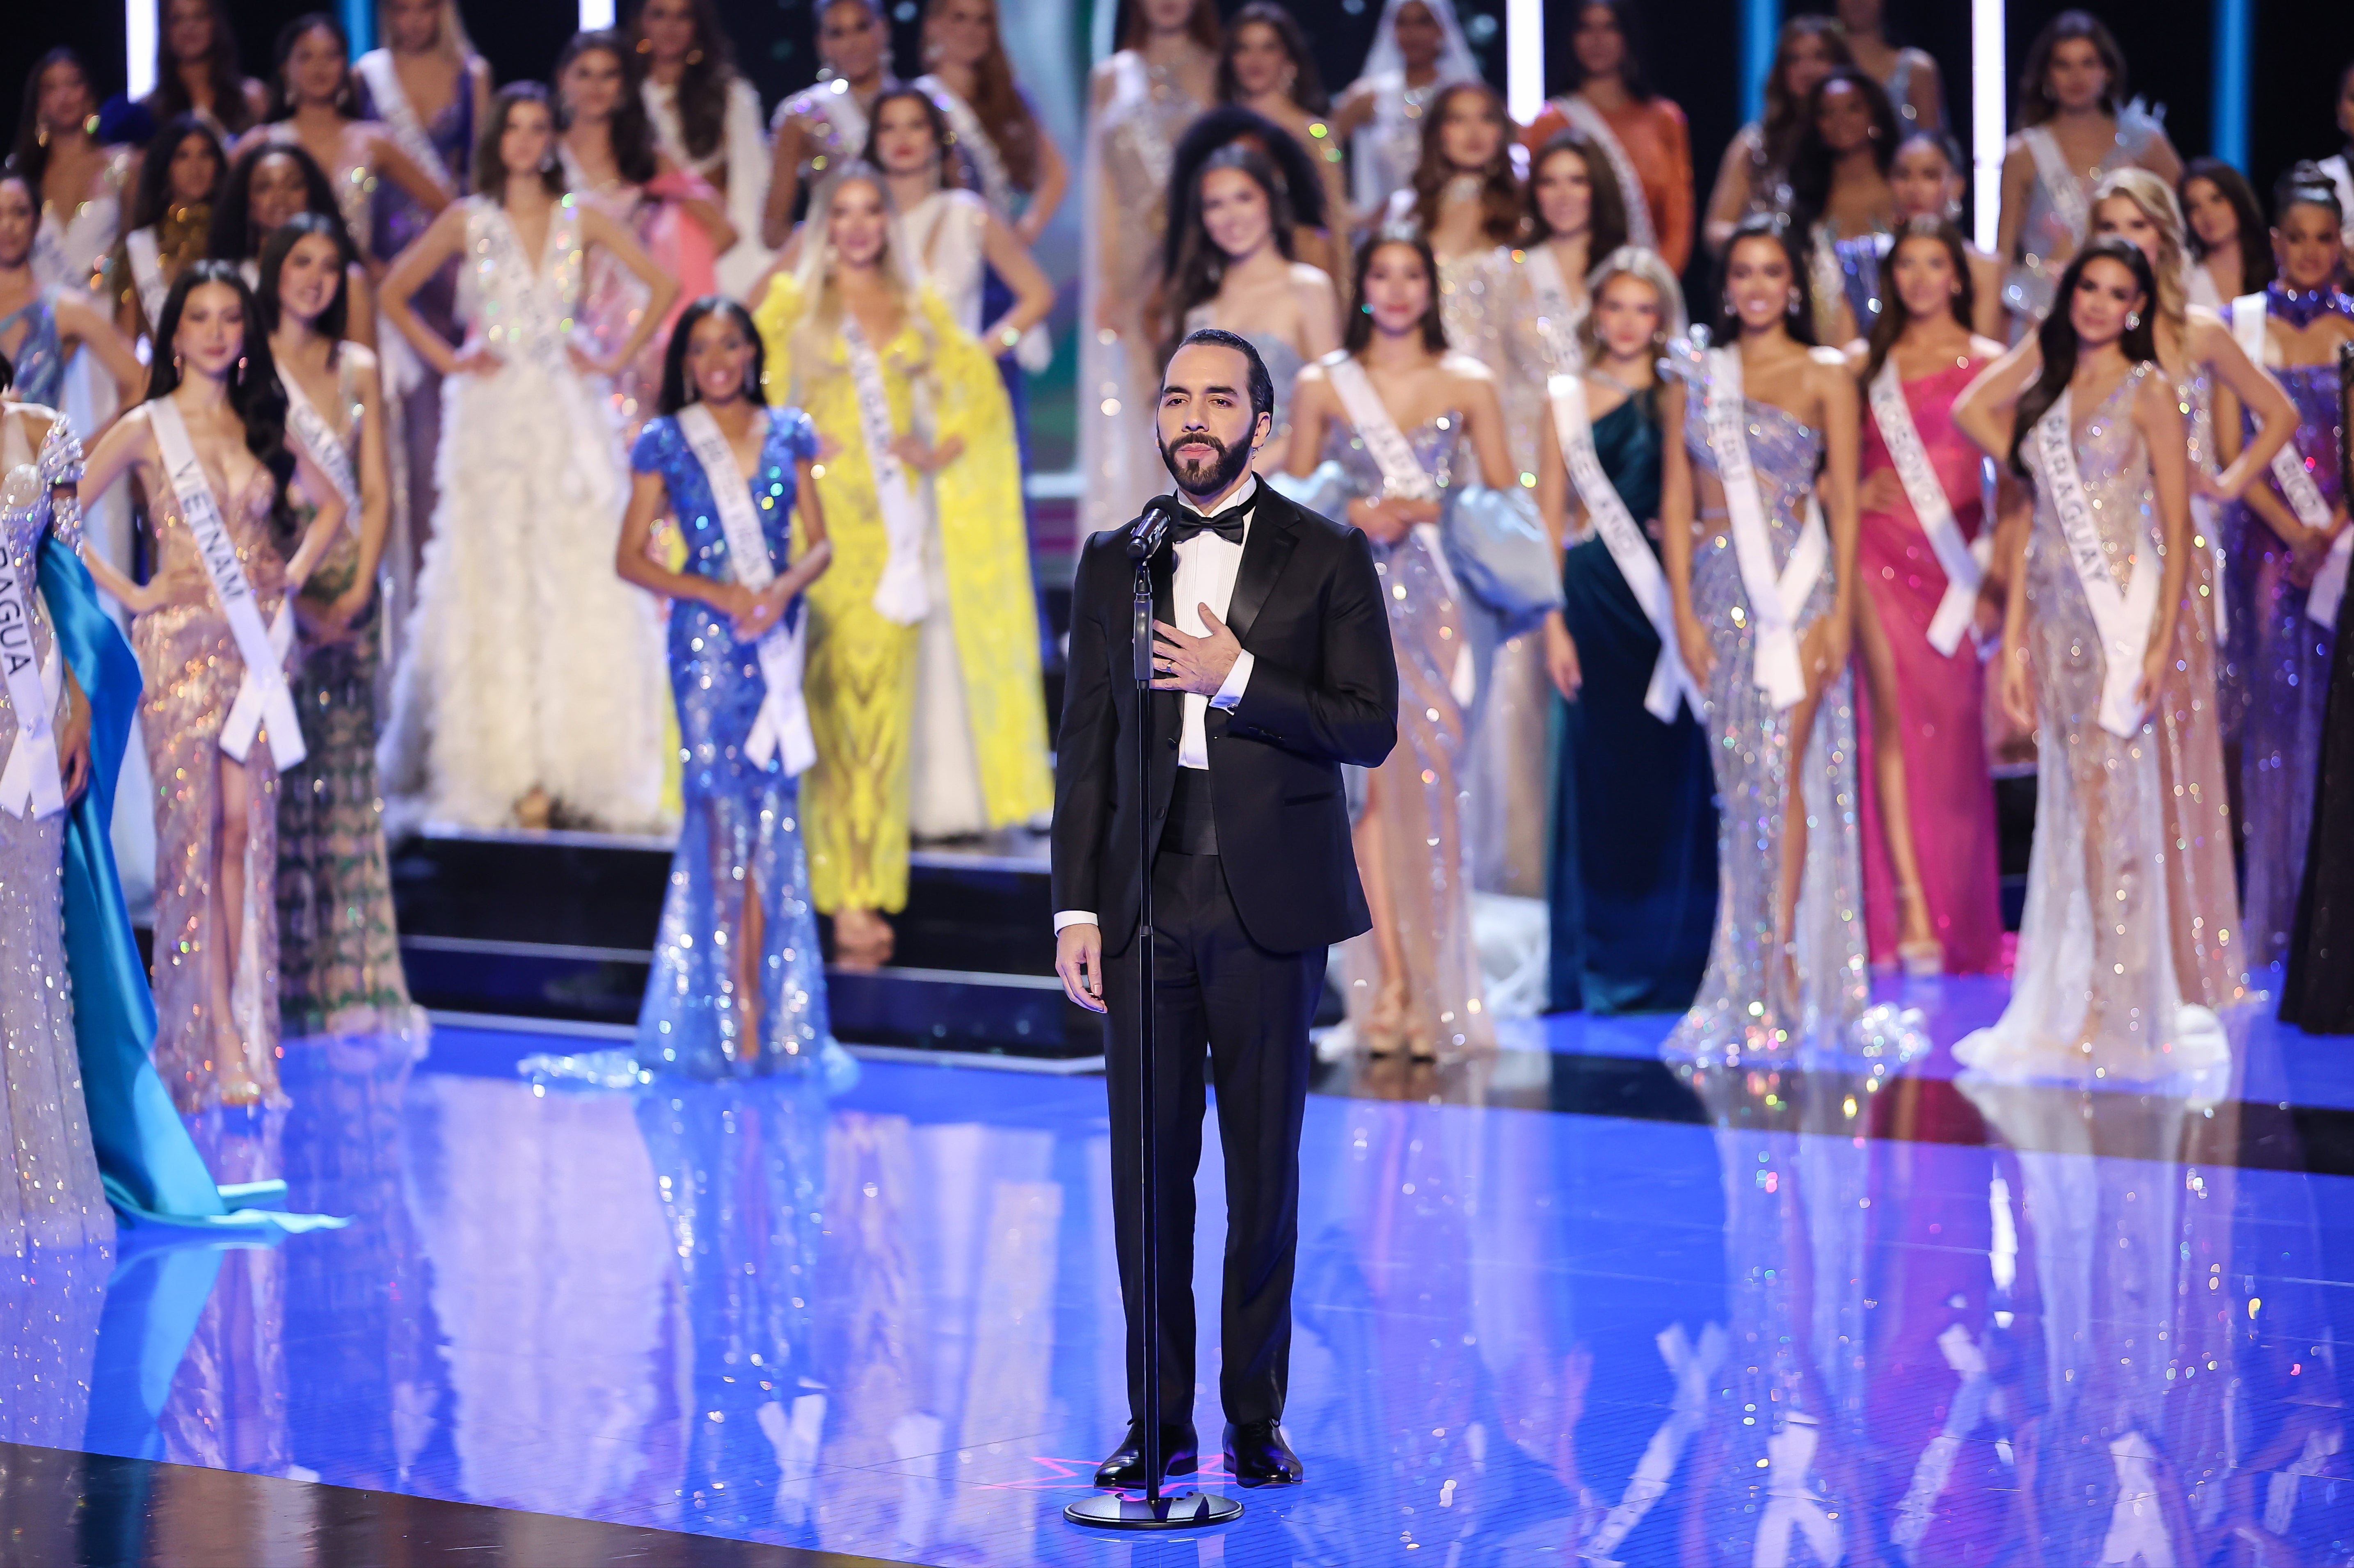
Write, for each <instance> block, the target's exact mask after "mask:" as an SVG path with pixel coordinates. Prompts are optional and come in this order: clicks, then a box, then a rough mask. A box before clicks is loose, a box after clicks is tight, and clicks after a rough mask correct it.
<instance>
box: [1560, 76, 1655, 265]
mask: <svg viewBox="0 0 2354 1568" xmlns="http://www.w3.org/2000/svg"><path fill="white" fill-rule="evenodd" d="M1553 107H1554V108H1556V109H1558V110H1560V111H1561V114H1562V118H1563V119H1564V120H1566V121H1568V122H1570V123H1571V124H1572V125H1575V126H1576V127H1577V128H1578V129H1579V130H1580V131H1582V132H1585V136H1586V139H1587V140H1588V141H1591V142H1592V143H1594V144H1595V145H1596V146H1597V147H1599V148H1601V149H1602V155H1603V156H1604V157H1606V158H1607V159H1609V160H1610V172H1611V173H1612V174H1613V175H1617V180H1618V195H1619V197H1620V198H1621V199H1622V200H1623V201H1624V202H1625V203H1626V207H1627V243H1628V244H1629V245H1633V246H1637V247H1639V248H1640V249H1645V250H1656V249H1659V229H1658V228H1655V227H1654V226H1653V225H1652V222H1651V204H1650V203H1649V201H1648V200H1647V199H1645V197H1644V196H1643V181H1642V177H1641V176H1640V175H1638V174H1636V173H1635V160H1634V159H1632V158H1630V157H1628V155H1627V149H1626V147H1625V146H1624V145H1623V144H1622V143H1620V142H1619V140H1618V132H1616V131H1613V130H1612V129H1610V122H1609V121H1607V120H1605V119H1604V118H1603V117H1602V111H1600V110H1598V109H1596V108H1595V107H1594V105H1592V104H1591V103H1588V102H1586V101H1585V99H1584V98H1583V97H1581V96H1580V95H1579V94H1577V93H1575V92H1573V93H1569V94H1566V95H1564V97H1561V98H1556V99H1554V100H1553Z"/></svg>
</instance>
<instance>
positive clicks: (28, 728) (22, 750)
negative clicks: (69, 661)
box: [0, 550, 66, 817]
mask: <svg viewBox="0 0 2354 1568" xmlns="http://www.w3.org/2000/svg"><path fill="white" fill-rule="evenodd" d="M36 559H37V556H35V555H34V553H33V552H32V551H29V550H28V551H27V553H26V554H25V556H24V557H23V558H22V559H17V558H15V557H14V556H13V555H11V554H10V553H8V552H6V551H5V550H0V672H5V674H6V676H7V688H8V706H9V707H10V708H11V709H12V710H13V711H14V712H15V713H16V740H15V741H14V743H13V744H11V745H10V747H8V763H7V767H6V768H5V770H0V810H5V811H7V812H8V814H9V815H11V816H14V817H22V816H24V815H25V814H26V810H27V807H29V808H31V814H32V815H33V816H35V817H53V816H55V815H57V814H58V812H59V811H62V810H65V809H66V797H65V789H64V786H63V785H62V784H61V783H60V782H59V781H58V737H57V730H56V715H57V711H58V696H59V695H60V694H62V693H63V691H64V689H65V661H64V660H63V659H62V658H60V657H59V656H58V652H57V650H55V649H51V650H50V651H49V662H48V665H47V666H43V665H42V664H41V663H40V661H39V656H38V652H37V648H36V644H35V641H34V636H33V595H34V577H33V569H34V567H33V563H34V561H35V560H36Z"/></svg>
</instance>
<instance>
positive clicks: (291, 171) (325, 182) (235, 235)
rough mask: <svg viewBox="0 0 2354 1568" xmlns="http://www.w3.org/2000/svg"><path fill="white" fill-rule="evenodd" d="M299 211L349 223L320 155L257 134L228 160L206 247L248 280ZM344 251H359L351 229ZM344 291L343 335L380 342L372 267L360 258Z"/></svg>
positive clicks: (258, 271) (250, 283) (254, 279)
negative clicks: (265, 245)
mask: <svg viewBox="0 0 2354 1568" xmlns="http://www.w3.org/2000/svg"><path fill="white" fill-rule="evenodd" d="M298 212H313V213H317V214H318V215H319V216H320V217H328V218H333V219H334V223H335V227H336V228H338V229H342V228H344V215H343V208H342V207H339V206H337V205H336V202H335V187H334V182H332V181H331V180H329V179H328V178H327V174H326V171H325V170H323V169H322V168H321V167H319V161H318V160H317V159H316V158H313V156H311V154H309V153H308V152H306V151H305V150H304V149H303V148H302V146H300V145H299V144H297V143H292V142H268V141H261V140H259V139H256V140H253V141H251V142H250V143H249V145H248V146H247V147H246V148H245V150H244V151H243V152H241V153H239V154H238V157H237V162H235V163H234V164H230V165H229V171H228V185H226V186H224V187H223V189H222V191H221V201H220V209H219V210H218V211H217V212H216V213H215V214H214V215H213V223H212V229H211V233H210V234H209V236H208V237H207V244H206V253H207V255H208V256H209V257H210V258H211V259H212V260H216V261H227V262H229V263H231V264H233V265H234V266H235V267H236V268H237V270H238V274H239V276H240V277H242V278H243V279H244V280H245V286H246V287H247V288H249V289H250V288H253V287H254V286H255V285H256V283H257V282H258V281H259V280H260V277H261V267H260V255H261V242H262V241H263V240H264V239H267V238H269V237H270V230H271V229H273V228H277V227H278V226H279V225H280V224H281V223H283V222H285V221H286V220H287V219H288V218H290V217H293V216H294V215H295V214H296V213H298ZM344 253H345V255H347V256H356V255H357V254H358V252H357V251H356V250H355V249H354V248H353V246H352V243H351V235H350V233H349V231H348V230H345V233H344ZM349 271H350V273H351V281H350V283H349V285H348V291H347V293H346V296H345V300H346V307H347V308H346V309H345V313H344V335H345V337H347V338H349V339H350V340H351V341H352V342H354V343H357V344H366V345H367V346H368V347H370V348H373V347H375V346H376V290H375V287H374V285H372V284H371V283H370V282H369V281H368V276H367V270H366V268H364V267H362V266H361V265H360V264H359V262H358V261H357V260H355V261H354V262H353V263H352V265H351V267H350V269H349Z"/></svg>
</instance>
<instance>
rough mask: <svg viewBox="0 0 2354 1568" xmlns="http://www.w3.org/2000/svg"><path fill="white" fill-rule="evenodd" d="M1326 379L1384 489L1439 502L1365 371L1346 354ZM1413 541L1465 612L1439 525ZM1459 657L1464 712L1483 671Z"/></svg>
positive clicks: (1465, 652) (1453, 680) (1423, 526)
mask: <svg viewBox="0 0 2354 1568" xmlns="http://www.w3.org/2000/svg"><path fill="white" fill-rule="evenodd" d="M1322 364H1323V366H1324V375H1325V378H1326V379H1327V380H1329V381H1331V384H1332V392H1333V395H1334V396H1335V397H1339V398H1340V399H1341V412H1343V413H1345V414H1347V415H1348V416H1349V423H1350V424H1352V425H1353V426H1355V427H1356V429H1357V439H1358V440H1361V441H1363V442H1364V443H1365V450H1366V451H1367V452H1369V453H1370V454H1372V456H1373V464H1374V466H1375V467H1377V468H1379V469H1380V470H1381V471H1382V489H1383V491H1384V493H1387V494H1390V495H1396V496H1403V497H1404V498H1405V499H1406V500H1409V501H1437V499H1438V498H1439V496H1438V486H1437V484H1435V483H1433V482H1431V478H1430V475H1429V474H1427V473H1426V472H1424V471H1423V467H1422V463H1421V461H1419V460H1418V459H1416V457H1415V455H1414V443H1413V442H1411V441H1409V440H1406V439H1405V431H1404V430H1401V429H1398V427H1397V421H1396V420H1395V419H1393V418H1390V411H1389V408H1388V406H1387V405H1386V404H1384V402H1383V401H1382V395H1381V394H1380V393H1379V392H1377V391H1375V390H1374V389H1373V379H1372V377H1370V376H1367V375H1366V374H1365V367H1364V366H1362V365H1359V364H1358V363H1357V362H1356V361H1355V360H1353V359H1352V358H1350V357H1349V355H1348V354H1347V352H1346V351H1343V352H1341V353H1339V354H1333V355H1326V356H1325V358H1324V359H1323V361H1322ZM1414 536H1415V539H1416V542H1418V543H1419V544H1420V545H1421V546H1422V547H1423V549H1424V550H1425V551H1426V552H1427V553H1428V555H1429V556H1430V562H1431V567H1432V569H1433V570H1435V571H1436V572H1437V574H1438V581H1439V584H1440V586H1441V587H1443V588H1445V589H1446V590H1447V597H1448V598H1449V599H1453V600H1454V601H1455V602H1456V603H1457V604H1458V605H1460V606H1462V607H1463V608H1464V609H1466V610H1469V609H1470V603H1469V600H1468V599H1465V598H1464V595H1463V585H1462V584H1461V583H1459V582H1458V581H1457V580H1456V577H1455V567H1454V566H1453V564H1452V563H1450V562H1449V561H1448V560H1447V539H1446V536H1445V535H1442V534H1441V533H1440V532H1439V531H1438V524H1436V523H1417V524H1415V525H1414ZM1464 641H1465V642H1466V644H1467V645H1466V646H1463V647H1458V649H1456V651H1455V668H1454V669H1453V670H1452V671H1451V672H1449V673H1448V675H1447V693H1448V694H1449V695H1451V696H1453V697H1454V699H1455V700H1456V702H1458V704H1460V705H1463V706H1465V707H1469V706H1470V705H1471V699H1472V698H1473V697H1475V696H1477V695H1478V694H1479V663H1478V662H1477V661H1476V660H1475V659H1474V658H1473V657H1472V654H1471V650H1470V648H1469V646H1468V643H1469V639H1465V640H1464Z"/></svg>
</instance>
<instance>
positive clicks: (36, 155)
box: [8, 48, 98, 208]
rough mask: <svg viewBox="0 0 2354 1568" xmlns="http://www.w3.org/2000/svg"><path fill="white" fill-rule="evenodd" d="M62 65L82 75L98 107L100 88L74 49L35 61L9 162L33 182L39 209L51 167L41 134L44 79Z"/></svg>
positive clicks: (53, 51) (56, 51) (27, 79)
mask: <svg viewBox="0 0 2354 1568" xmlns="http://www.w3.org/2000/svg"><path fill="white" fill-rule="evenodd" d="M61 65H69V66H71V67H73V68H74V69H75V70H77V71H79V72H80V73H81V86H82V90H83V91H84V92H85V93H87V94H89V96H90V107H91V108H93V109H95V108H97V107H98V88H97V86H96V85H95V84H94V83H93V82H92V80H91V79H90V67H89V65H88V64H86V63H85V62H84V61H83V59H82V58H81V56H80V55H79V54H77V53H75V52H74V51H73V50H71V49H68V48H56V49H51V50H50V51H49V52H48V53H47V54H45V55H43V56H42V57H41V58H39V59H37V60H35V61H34V62H33V69H31V70H30V71H29V72H27V74H26V77H25V103H24V107H23V108H22V109H21V110H19V111H17V114H16V146H15V147H14V148H12V149H11V150H10V152H9V154H8V162H9V163H10V164H14V165H15V166H16V168H17V169H19V170H21V171H22V172H23V174H24V175H25V177H26V178H27V179H28V180H30V181H31V182H32V185H33V193H34V196H35V200H34V202H33V206H34V207H36V208H37V207H39V206H40V205H41V204H40V201H39V199H38V198H39V195H40V189H41V179H42V177H43V176H44V175H47V174H48V168H49V144H48V142H47V141H46V140H44V139H43V137H42V135H41V79H42V78H43V77H45V76H47V75H48V74H49V71H50V70H51V69H53V68H55V67H57V66H61Z"/></svg>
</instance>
